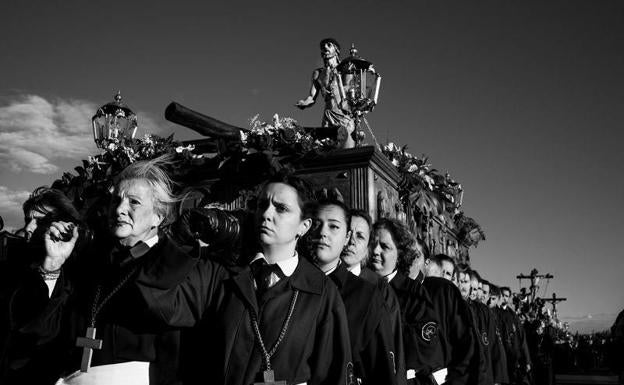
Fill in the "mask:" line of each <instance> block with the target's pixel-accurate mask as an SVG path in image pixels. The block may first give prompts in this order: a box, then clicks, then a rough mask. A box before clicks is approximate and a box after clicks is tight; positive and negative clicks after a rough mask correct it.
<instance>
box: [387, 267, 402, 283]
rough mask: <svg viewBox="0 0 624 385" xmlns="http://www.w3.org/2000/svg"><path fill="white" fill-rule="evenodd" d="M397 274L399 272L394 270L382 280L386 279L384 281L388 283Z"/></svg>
mask: <svg viewBox="0 0 624 385" xmlns="http://www.w3.org/2000/svg"><path fill="white" fill-rule="evenodd" d="M398 272H399V271H398V270H395V271H393V272H392V273H390V274H388V275H386V276H385V277H384V278H385V279H386V281H388V282H390V281H392V279H393V278H394V277H396V275H397V273H398Z"/></svg>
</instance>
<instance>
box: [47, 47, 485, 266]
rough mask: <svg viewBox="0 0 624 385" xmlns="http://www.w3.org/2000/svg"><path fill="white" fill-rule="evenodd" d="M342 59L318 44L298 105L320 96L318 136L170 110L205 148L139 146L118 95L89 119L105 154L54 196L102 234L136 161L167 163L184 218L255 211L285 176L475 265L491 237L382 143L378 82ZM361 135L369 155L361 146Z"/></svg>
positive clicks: (160, 143) (428, 173)
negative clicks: (111, 189) (372, 117)
mask: <svg viewBox="0 0 624 385" xmlns="http://www.w3.org/2000/svg"><path fill="white" fill-rule="evenodd" d="M338 52H339V45H338V43H337V42H336V41H335V40H334V39H325V40H323V41H322V42H321V56H322V58H323V61H324V64H325V66H324V67H323V68H319V69H317V70H315V71H314V74H313V82H312V87H311V92H310V95H309V96H308V97H307V98H306V99H303V100H300V101H299V102H298V103H297V104H296V106H297V107H299V108H307V107H309V106H310V105H312V104H314V102H315V100H316V98H317V97H318V95H321V97H322V98H323V99H324V102H325V111H324V116H323V120H322V124H321V127H307V126H302V125H300V124H299V123H298V122H296V121H295V120H293V119H291V118H285V117H280V116H278V115H275V116H273V118H272V119H271V120H270V121H268V122H266V121H263V120H261V119H260V118H259V117H258V116H255V117H253V118H252V119H251V120H250V125H249V127H235V126H232V125H230V124H227V123H225V122H222V121H219V120H217V119H215V118H212V117H210V116H207V115H205V114H202V113H199V112H196V111H193V110H191V109H189V108H187V107H184V106H182V105H180V104H178V103H175V102H172V103H171V104H170V105H169V106H168V107H167V108H166V110H165V117H166V119H168V120H169V121H171V122H174V123H177V124H180V125H182V126H185V127H188V128H190V129H192V130H194V131H196V132H198V133H199V134H201V135H202V136H203V137H204V138H203V139H200V140H193V141H187V142H176V141H174V140H173V137H172V136H171V137H168V138H162V137H158V136H155V135H146V136H145V137H143V138H135V134H136V130H137V117H136V115H135V114H134V112H132V110H131V109H130V108H128V106H127V105H126V104H124V103H123V101H122V98H121V95H120V94H119V93H118V94H117V95H116V96H115V100H114V101H113V102H111V103H108V104H106V105H104V106H102V107H101V108H100V109H99V110H98V111H97V113H96V114H95V116H94V117H93V119H92V124H93V135H94V140H95V142H96V144H97V145H98V147H99V148H101V149H102V153H101V154H99V155H96V156H93V157H89V159H87V160H83V162H82V165H80V166H78V167H76V168H75V170H74V171H75V172H66V173H64V174H63V176H62V178H60V179H59V180H57V181H55V182H54V184H53V187H55V188H59V189H61V190H63V191H65V192H66V193H67V194H68V195H69V196H70V197H71V199H73V201H74V203H75V204H76V206H77V207H78V208H79V209H80V210H81V211H82V213H83V214H84V215H85V217H86V218H88V221H89V222H90V223H91V224H92V225H93V226H97V224H98V223H102V222H101V220H100V219H101V217H102V215H104V214H103V210H102V209H101V205H99V204H97V202H98V200H99V199H100V197H102V196H103V195H104V192H105V190H106V189H107V188H108V186H109V184H110V183H111V179H112V177H113V176H114V175H115V174H116V173H118V172H119V171H121V169H123V168H124V167H125V166H126V165H128V164H130V163H131V162H134V161H136V160H140V159H148V158H153V157H156V156H160V155H163V154H170V156H171V160H172V161H171V172H172V174H173V175H174V176H175V179H176V181H177V182H179V184H180V186H183V190H184V191H182V193H183V194H184V195H185V196H186V197H187V199H186V200H185V203H184V205H183V206H184V208H191V207H203V206H206V205H210V206H218V207H221V208H224V209H227V210H237V209H245V208H249V207H250V206H252V205H253V198H254V194H255V193H256V192H257V191H256V190H257V188H258V186H259V185H260V184H261V183H262V182H263V181H264V180H265V179H266V178H267V177H268V176H270V175H271V174H273V173H275V172H279V171H280V170H282V169H289V170H291V171H292V172H294V173H296V174H298V175H299V176H301V177H303V178H304V179H306V180H308V181H309V182H311V183H312V184H313V185H315V186H321V189H320V190H321V191H319V193H320V194H334V195H336V196H340V197H341V199H343V200H344V202H345V203H346V204H347V205H349V206H350V207H352V208H357V209H362V210H366V211H367V212H368V213H369V214H370V215H371V217H372V218H373V219H377V218H380V217H392V218H397V219H399V220H401V221H403V222H405V223H407V224H408V226H409V228H410V229H411V230H412V231H413V232H414V234H415V235H416V236H417V237H418V238H419V239H421V240H422V241H424V242H425V243H426V244H427V245H428V246H429V248H430V250H432V252H433V253H444V254H447V255H450V256H452V257H453V258H455V259H456V260H457V261H458V262H469V260H470V258H469V249H470V247H472V246H476V245H477V244H478V242H479V241H481V240H484V239H485V235H484V232H483V231H482V229H481V227H480V226H479V225H478V223H477V222H476V221H475V220H474V219H472V218H470V217H468V216H466V215H465V214H464V212H463V211H462V209H461V208H462V198H463V189H462V187H461V185H460V184H459V183H457V182H455V181H454V180H453V179H452V178H451V177H450V176H449V174H448V173H446V174H441V173H439V172H438V171H437V170H436V169H434V168H432V166H431V164H430V163H429V161H428V159H427V157H424V156H423V157H416V156H414V155H412V154H410V153H409V152H408V151H407V146H397V145H395V144H393V143H387V144H386V145H383V146H382V145H379V144H378V143H377V140H376V138H375V136H374V133H373V131H372V130H371V129H370V126H369V125H368V122H367V121H366V118H365V116H366V114H368V113H369V112H371V111H372V110H373V109H374V107H375V106H376V105H377V103H378V98H379V91H380V85H381V76H380V75H379V73H378V72H377V71H376V70H375V68H374V66H373V64H372V63H371V62H369V61H367V60H365V59H363V58H362V57H360V56H359V55H358V52H357V50H356V49H355V47H354V46H352V47H351V50H350V55H349V56H348V57H346V58H345V59H343V60H338V59H339V58H338ZM364 126H365V127H366V128H367V129H368V133H369V134H370V137H371V138H372V139H373V141H374V144H372V145H368V144H366V142H365V139H366V137H367V135H366V134H365V132H364V129H363V128H364Z"/></svg>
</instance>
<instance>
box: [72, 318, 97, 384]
mask: <svg viewBox="0 0 624 385" xmlns="http://www.w3.org/2000/svg"><path fill="white" fill-rule="evenodd" d="M76 346H79V347H81V348H82V362H81V363H80V371H81V372H84V373H86V372H88V371H89V368H90V367H91V357H92V356H93V349H97V350H100V349H102V340H98V339H96V338H95V328H87V334H86V335H85V336H84V337H78V338H77V339H76Z"/></svg>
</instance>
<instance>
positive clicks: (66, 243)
mask: <svg viewBox="0 0 624 385" xmlns="http://www.w3.org/2000/svg"><path fill="white" fill-rule="evenodd" d="M77 240H78V226H77V225H76V224H74V223H71V222H62V221H59V222H52V224H51V225H50V227H49V228H48V229H47V230H46V232H45V236H44V242H45V249H46V257H45V260H44V261H43V265H42V268H43V270H44V271H56V270H58V269H60V268H61V266H63V264H64V263H65V261H66V260H67V258H69V256H70V255H71V253H72V251H73V250H74V246H76V241H77Z"/></svg>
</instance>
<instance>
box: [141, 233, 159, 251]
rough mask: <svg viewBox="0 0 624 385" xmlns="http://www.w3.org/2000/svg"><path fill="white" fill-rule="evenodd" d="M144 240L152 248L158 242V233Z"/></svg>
mask: <svg viewBox="0 0 624 385" xmlns="http://www.w3.org/2000/svg"><path fill="white" fill-rule="evenodd" d="M143 242H145V244H146V245H148V246H149V247H150V249H151V248H152V247H154V245H155V244H157V243H158V234H156V235H154V236H153V237H151V238H150V239H146V240H144V241H143Z"/></svg>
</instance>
